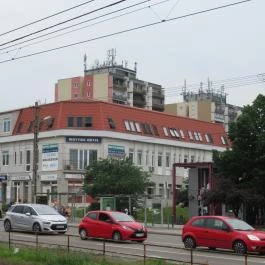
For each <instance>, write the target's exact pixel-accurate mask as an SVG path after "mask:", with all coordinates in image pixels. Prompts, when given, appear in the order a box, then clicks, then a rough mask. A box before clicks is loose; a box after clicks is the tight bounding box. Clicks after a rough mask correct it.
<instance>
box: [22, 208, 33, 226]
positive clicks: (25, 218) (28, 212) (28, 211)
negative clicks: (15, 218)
mask: <svg viewBox="0 0 265 265" xmlns="http://www.w3.org/2000/svg"><path fill="white" fill-rule="evenodd" d="M34 212H35V211H34V210H33V209H32V208H31V207H29V206H24V209H23V214H22V216H21V227H22V229H24V230H29V231H32V226H33V223H34V216H36V213H35V215H34Z"/></svg>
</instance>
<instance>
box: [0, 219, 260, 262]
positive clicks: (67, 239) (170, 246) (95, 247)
mask: <svg viewBox="0 0 265 265" xmlns="http://www.w3.org/2000/svg"><path fill="white" fill-rule="evenodd" d="M180 232H181V230H179V229H176V228H175V229H169V230H168V229H165V228H162V229H161V228H149V234H148V240H147V241H146V242H145V243H144V244H141V243H134V242H121V243H116V242H111V241H103V240H95V239H88V240H81V239H80V238H79V236H78V231H77V227H76V226H70V227H69V230H68V232H67V233H66V235H38V236H37V237H36V235H34V234H32V233H24V232H12V233H10V239H11V244H13V243H15V242H17V243H19V242H22V241H23V244H24V243H26V244H28V245H33V246H36V243H37V242H38V245H43V246H49V247H56V246H58V245H59V246H60V247H65V248H68V246H69V249H70V250H75V249H78V250H84V251H86V252H89V251H91V252H93V253H97V254H100V253H102V254H103V252H105V253H106V255H115V256H121V257H126V258H134V259H143V256H144V253H145V255H146V257H156V258H162V259H167V260H176V261H183V262H190V261H191V252H190V251H189V250H186V249H184V248H183V243H182V242H181V237H180ZM8 240H9V233H6V232H5V231H4V229H3V224H2V221H0V242H8ZM12 242H13V243H12ZM193 262H194V263H197V264H207V265H264V264H265V256H260V255H259V256H248V258H247V260H245V257H244V256H238V255H234V254H233V252H231V251H222V252H219V251H208V250H207V249H205V248H199V249H196V250H195V251H193Z"/></svg>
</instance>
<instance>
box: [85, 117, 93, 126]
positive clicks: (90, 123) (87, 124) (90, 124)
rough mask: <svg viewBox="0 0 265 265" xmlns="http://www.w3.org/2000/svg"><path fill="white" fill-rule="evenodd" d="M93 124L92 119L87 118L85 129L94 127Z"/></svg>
mask: <svg viewBox="0 0 265 265" xmlns="http://www.w3.org/2000/svg"><path fill="white" fill-rule="evenodd" d="M92 125H93V123H92V117H91V116H88V117H85V127H92Z"/></svg>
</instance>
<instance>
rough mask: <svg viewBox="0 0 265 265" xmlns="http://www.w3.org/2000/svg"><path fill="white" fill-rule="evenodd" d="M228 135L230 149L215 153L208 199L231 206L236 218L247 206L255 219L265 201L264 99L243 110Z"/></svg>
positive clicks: (258, 97)
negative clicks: (211, 186)
mask: <svg viewBox="0 0 265 265" xmlns="http://www.w3.org/2000/svg"><path fill="white" fill-rule="evenodd" d="M228 135H229V139H230V141H231V149H229V150H226V151H225V152H222V153H220V152H215V153H214V162H215V166H216V186H215V188H214V189H213V190H212V191H210V192H208V194H206V196H205V197H206V198H207V201H208V203H210V202H213V201H215V202H217V201H218V202H219V203H220V202H221V203H226V204H228V205H230V206H231V207H232V208H233V211H234V213H235V214H236V215H237V214H238V210H239V208H240V206H241V205H242V204H244V205H245V206H247V210H248V209H252V210H251V211H252V212H251V213H250V214H249V215H250V216H251V215H252V216H254V215H255V214H256V212H257V209H260V208H261V207H260V206H261V205H264V202H265V189H264V187H265V96H263V95H258V96H257V98H256V99H255V100H254V102H253V104H252V105H247V106H245V107H244V108H243V109H242V114H241V115H240V116H239V117H238V119H237V120H236V121H235V122H233V123H231V124H230V126H229V133H228ZM251 222H253V221H251Z"/></svg>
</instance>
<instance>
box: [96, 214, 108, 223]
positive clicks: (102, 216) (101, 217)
mask: <svg viewBox="0 0 265 265" xmlns="http://www.w3.org/2000/svg"><path fill="white" fill-rule="evenodd" d="M98 220H100V221H103V222H106V221H107V220H111V218H110V217H109V215H107V214H106V213H100V214H99V216H98Z"/></svg>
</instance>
